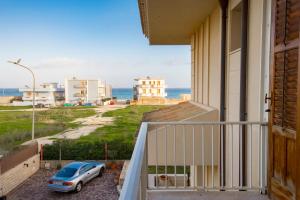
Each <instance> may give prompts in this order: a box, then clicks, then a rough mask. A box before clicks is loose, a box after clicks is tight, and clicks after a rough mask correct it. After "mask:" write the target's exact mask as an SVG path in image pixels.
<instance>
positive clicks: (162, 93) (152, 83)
mask: <svg viewBox="0 0 300 200" xmlns="http://www.w3.org/2000/svg"><path fill="white" fill-rule="evenodd" d="M134 80H135V84H134V86H133V99H134V100H138V99H140V98H142V97H161V98H164V97H166V96H167V93H166V84H165V80H163V79H160V78H151V77H149V76H147V77H146V78H137V79H134Z"/></svg>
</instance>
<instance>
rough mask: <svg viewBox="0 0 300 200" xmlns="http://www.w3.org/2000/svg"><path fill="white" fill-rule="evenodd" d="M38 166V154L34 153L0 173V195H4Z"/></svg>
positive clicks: (35, 170) (36, 169)
mask: <svg viewBox="0 0 300 200" xmlns="http://www.w3.org/2000/svg"><path fill="white" fill-rule="evenodd" d="M39 168H40V155H39V154H36V155H34V156H32V157H30V158H28V159H27V160H25V161H23V162H22V163H20V164H18V165H17V166H15V167H13V168H12V169H10V170H8V171H6V172H5V173H3V174H1V175H0V197H1V196H4V195H6V194H7V193H9V192H10V191H12V190H13V189H14V188H16V187H17V186H18V185H20V184H21V183H22V182H23V181H25V180H26V179H27V178H29V177H30V176H32V175H33V174H34V173H35V172H37V171H38V170H39Z"/></svg>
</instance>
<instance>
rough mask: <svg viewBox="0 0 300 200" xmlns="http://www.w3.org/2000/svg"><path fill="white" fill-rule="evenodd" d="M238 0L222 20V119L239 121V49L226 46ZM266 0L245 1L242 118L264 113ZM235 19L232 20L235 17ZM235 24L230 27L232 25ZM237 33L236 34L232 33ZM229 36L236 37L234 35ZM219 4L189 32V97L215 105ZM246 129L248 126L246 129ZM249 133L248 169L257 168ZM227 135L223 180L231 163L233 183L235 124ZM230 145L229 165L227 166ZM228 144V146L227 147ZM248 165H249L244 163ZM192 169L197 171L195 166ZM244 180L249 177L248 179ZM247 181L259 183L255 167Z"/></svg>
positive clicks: (254, 136) (255, 149)
mask: <svg viewBox="0 0 300 200" xmlns="http://www.w3.org/2000/svg"><path fill="white" fill-rule="evenodd" d="M240 2H241V0H230V1H229V5H228V20H227V22H228V24H227V37H228V39H227V42H228V43H227V56H226V62H227V64H226V120H227V121H239V105H240V101H239V98H240V67H241V66H240V64H241V60H240V57H241V53H240V49H239V48H237V49H234V50H232V51H231V49H230V45H231V44H232V43H231V32H230V31H231V30H232V29H231V26H232V25H233V19H232V18H231V13H230V12H231V10H232V9H234V8H236V6H237V5H238V4H239V3H240ZM269 3H270V0H251V1H249V18H248V20H249V25H248V55H247V65H248V71H247V118H248V121H262V120H263V116H264V109H263V108H264V102H263V98H264V93H265V91H267V90H268V85H267V84H266V81H264V79H265V77H266V76H268V66H269V63H268V51H269V46H267V44H268V42H266V41H268V40H270V37H269V35H268V34H269V32H268V31H266V28H265V27H266V23H268V16H266V14H265V13H268V12H267V11H268V10H270V9H271V8H270V7H268V5H269ZM235 23H236V22H235ZM233 30H234V29H233ZM233 35H237V34H233ZM232 39H233V40H240V39H241V38H238V37H237V36H235V37H232ZM220 45H221V10H220V8H219V6H218V7H217V8H216V9H215V10H214V11H213V12H212V13H211V14H210V15H209V16H208V17H207V19H206V20H205V21H203V22H202V23H200V24H199V29H197V30H195V33H194V34H193V35H192V36H191V59H192V61H191V63H192V66H191V67H192V69H191V80H192V85H191V88H192V100H193V101H195V102H198V103H200V104H205V105H208V106H211V107H214V108H217V109H219V105H220V70H221V68H220V61H221V46H220ZM248 131H249V132H250V130H248ZM252 131H253V134H252V136H250V135H248V136H247V137H248V138H247V142H248V144H247V146H248V152H247V153H248V156H247V157H248V158H247V159H248V160H247V161H248V163H250V157H251V156H252V169H253V170H254V169H257V168H258V164H259V163H258V162H259V161H258V160H259V157H258V148H259V146H258V141H259V140H258V138H259V129H257V128H253V130H252ZM227 132H228V133H227V135H226V147H227V148H226V184H230V183H231V174H230V173H231V167H233V173H234V174H233V177H234V178H233V184H234V185H238V174H239V169H238V166H239V163H238V158H239V134H238V128H237V129H234V130H233V133H234V136H233V143H232V141H231V135H230V134H231V133H230V132H229V131H227ZM250 139H252V145H251V147H252V151H251V153H252V155H250ZM231 146H233V165H232V166H231V159H232V154H231V152H232V150H231ZM229 147H230V148H229ZM249 166H250V165H249ZM249 166H248V178H247V179H248V181H249V180H250V178H249V177H250V167H249ZM196 173H197V171H196ZM248 183H249V182H248ZM252 184H253V185H258V171H252Z"/></svg>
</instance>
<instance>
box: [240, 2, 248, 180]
mask: <svg viewBox="0 0 300 200" xmlns="http://www.w3.org/2000/svg"><path fill="white" fill-rule="evenodd" d="M241 25H242V28H241V29H242V30H241V31H242V36H241V71H240V121H246V120H247V102H246V101H247V99H246V95H247V50H248V0H242V24H241ZM246 175H247V174H246V126H245V125H242V126H241V135H240V174H239V176H240V179H239V182H240V186H246Z"/></svg>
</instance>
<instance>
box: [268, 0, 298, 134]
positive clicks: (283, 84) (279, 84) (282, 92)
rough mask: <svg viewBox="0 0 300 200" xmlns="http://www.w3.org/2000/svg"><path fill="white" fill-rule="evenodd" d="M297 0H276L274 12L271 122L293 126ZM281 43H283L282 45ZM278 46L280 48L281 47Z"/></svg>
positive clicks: (296, 75)
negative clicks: (289, 46)
mask: <svg viewBox="0 0 300 200" xmlns="http://www.w3.org/2000/svg"><path fill="white" fill-rule="evenodd" d="M299 19H300V1H299V0H277V3H276V15H275V41H274V42H275V47H277V49H276V48H275V50H277V52H275V55H274V65H275V66H274V86H273V87H274V94H273V95H274V98H273V102H274V107H273V108H274V114H273V124H274V125H277V126H280V127H283V128H286V129H290V130H296V114H297V104H296V101H297V85H298V80H297V77H298V56H299V52H298V51H299V50H298V46H296V45H295V48H287V47H286V46H288V45H293V43H294V42H295V41H297V40H298V37H299V21H300V20H299ZM283 46H284V47H283ZM281 48H282V49H281Z"/></svg>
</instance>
